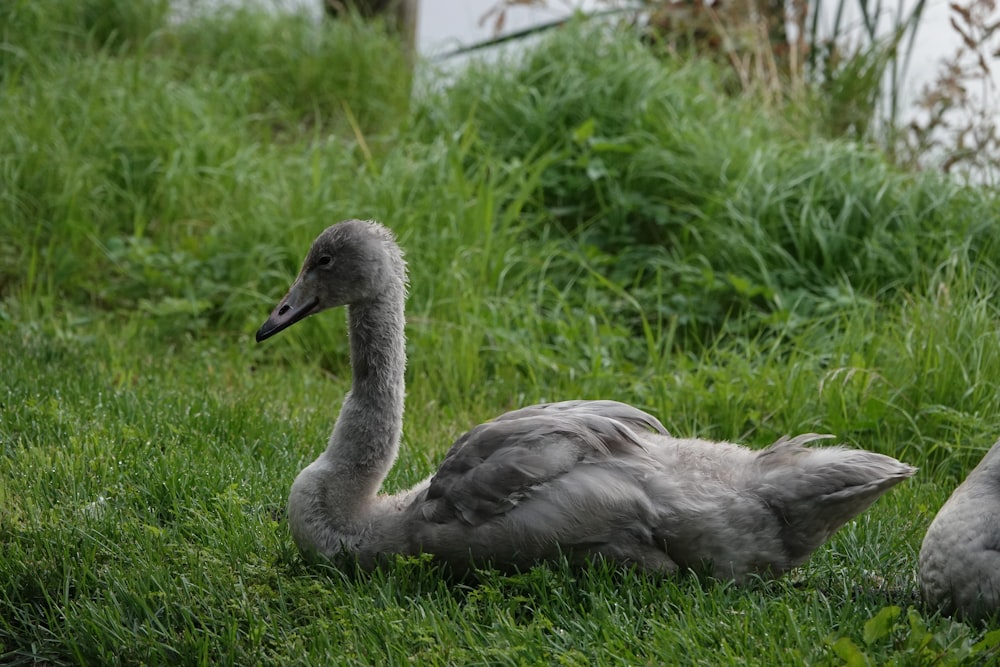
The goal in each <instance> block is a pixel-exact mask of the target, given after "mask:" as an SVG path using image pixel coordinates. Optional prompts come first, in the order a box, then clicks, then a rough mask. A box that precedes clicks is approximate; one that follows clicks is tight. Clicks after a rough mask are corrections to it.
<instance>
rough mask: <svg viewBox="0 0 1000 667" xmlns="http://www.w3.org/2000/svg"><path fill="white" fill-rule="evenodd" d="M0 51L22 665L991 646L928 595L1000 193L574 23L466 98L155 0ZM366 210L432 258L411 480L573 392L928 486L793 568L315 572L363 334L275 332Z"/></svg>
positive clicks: (865, 658) (988, 353) (456, 90)
mask: <svg viewBox="0 0 1000 667" xmlns="http://www.w3.org/2000/svg"><path fill="white" fill-rule="evenodd" d="M0 41H2V44H0V340H2V341H3V344H2V345H0V377H2V378H3V386H2V387H0V664H10V665H29V664H46V665H62V664H93V665H114V664H122V665H125V664H192V665H193V664H212V665H227V664H233V665H245V664H262V665H265V664H275V665H294V664H309V665H311V664H338V665H340V664H343V665H350V664H387V665H388V664H409V663H417V664H425V665H438V664H441V665H443V664H497V665H501V664H510V665H522V664H567V665H590V664H640V663H642V664H678V665H725V664H733V665H737V664H739V665H744V664H746V665H753V664H760V665H798V664H813V665H842V664H846V665H852V666H853V665H868V664H895V665H938V664H940V665H950V664H959V663H961V662H963V661H964V662H968V663H970V664H989V663H990V662H991V661H995V660H997V655H998V651H1000V648H998V647H1000V631H998V630H994V629H992V627H996V626H972V625H967V624H964V623H961V622H958V621H955V620H952V619H949V618H945V617H941V616H939V615H938V614H937V613H936V612H935V611H934V610H932V609H926V608H925V607H924V606H923V604H922V602H921V600H920V597H919V590H918V587H917V582H916V575H915V567H916V554H917V552H918V550H919V547H920V542H921V539H922V537H923V533H924V531H925V529H926V527H927V525H928V524H929V522H930V520H931V519H932V517H933V516H934V514H935V512H936V511H937V509H938V508H939V507H940V505H941V504H942V503H943V502H944V500H945V499H946V498H947V497H948V495H949V494H950V492H951V491H952V489H953V488H954V487H955V485H956V484H957V483H958V482H959V481H960V480H961V479H962V478H963V477H964V475H965V474H966V473H967V472H968V471H969V470H970V469H971V468H972V467H973V466H974V465H975V464H976V463H977V462H978V460H979V458H980V457H981V456H982V454H983V453H984V452H985V451H986V450H987V449H988V448H989V447H990V446H991V445H992V444H993V443H994V441H996V439H997V438H998V437H1000V391H998V389H1000V387H998V383H1000V332H998V326H997V325H998V312H997V301H996V292H997V290H998V288H1000V273H998V271H1000V244H998V242H997V236H996V231H995V230H996V229H997V224H998V223H1000V201H998V199H997V197H996V195H995V193H994V192H991V191H988V190H986V189H983V188H976V187H971V186H966V185H963V184H962V183H960V182H957V181H955V180H953V179H948V178H946V177H943V176H941V175H938V174H935V173H930V172H913V171H907V170H904V169H902V168H899V167H896V166H894V165H893V164H892V163H890V162H889V161H888V160H887V159H886V158H885V157H884V156H883V155H881V154H880V153H879V152H878V151H877V150H875V149H872V148H869V147H867V146H866V145H864V144H863V143H860V142H857V141H849V140H845V139H842V138H838V137H836V136H831V133H829V132H825V131H824V127H822V124H821V123H820V122H819V121H818V120H817V119H821V118H823V117H824V109H823V108H822V105H823V98H822V96H821V95H819V96H816V97H812V98H809V99H806V100H800V101H798V102H795V103H789V104H788V105H787V106H783V107H779V108H775V107H769V108H762V106H761V105H760V104H759V103H758V101H757V100H755V99H753V97H752V96H750V95H734V94H732V85H731V83H732V82H731V81H730V80H729V76H730V75H729V74H728V73H727V72H725V71H724V70H721V69H720V68H718V67H717V66H716V65H713V64H712V63H709V62H705V61H703V60H701V59H697V58H670V57H658V56H657V55H655V54H654V53H652V52H651V51H650V49H648V48H647V47H645V46H643V45H642V44H639V43H638V42H637V41H636V40H635V39H634V37H632V36H630V35H629V34H628V33H627V32H614V31H607V30H595V29H593V28H592V27H588V26H587V25H571V26H568V27H566V28H564V29H561V30H559V31H557V32H556V33H555V34H553V35H552V36H550V37H548V38H546V39H544V40H543V41H542V42H541V43H539V44H538V45H537V46H535V47H533V48H532V49H531V50H529V51H527V52H525V53H524V54H522V56H521V57H520V58H518V59H509V60H501V61H499V62H494V63H489V64H479V65H472V66H470V67H469V68H468V69H466V70H464V71H463V72H461V73H460V74H458V75H457V76H456V77H455V80H454V81H453V82H452V83H451V85H448V86H443V85H434V84H430V85H429V84H428V83H427V82H421V81H418V82H416V83H414V82H413V81H412V80H411V75H410V73H409V70H408V68H407V66H406V56H405V54H403V53H400V51H399V49H398V48H396V47H395V46H394V44H393V42H392V40H391V39H389V38H387V37H386V36H385V35H384V33H383V32H381V31H380V30H379V29H378V27H371V26H365V25H360V24H354V23H350V22H345V23H337V24H332V23H329V24H321V25H318V24H315V23H313V22H311V21H309V20H307V19H304V18H302V17H297V16H287V15H282V16H274V15H268V14H263V13H255V12H250V11H236V12H226V13H220V14H215V15H212V16H204V17H199V18H194V19H192V20H189V21H186V22H174V21H171V20H169V19H168V7H167V3H166V2H165V1H163V0H156V1H151V2H146V3H133V2H124V1H122V0H84V1H83V2H79V1H76V2H69V1H68V0H52V1H51V2H46V3H38V2H33V1H31V0H9V1H8V2H4V3H3V4H2V5H0ZM428 76H430V75H428ZM411 89H415V90H417V91H418V94H415V95H413V96H412V97H411V95H410V91H411ZM346 218H365V219H369V218H370V219H378V220H381V221H383V222H384V223H386V224H387V225H389V226H390V227H391V228H392V229H394V230H395V231H396V233H397V235H398V237H399V239H400V243H401V245H402V246H403V247H404V248H405V250H406V253H407V259H408V262H409V266H410V280H411V286H410V296H409V301H408V324H407V337H408V342H407V346H408V355H409V360H410V362H409V367H408V371H407V380H408V391H407V415H406V423H405V427H404V442H403V450H402V453H401V456H400V459H399V461H398V463H397V466H396V467H395V469H394V470H393V471H392V473H391V475H390V477H389V479H388V480H387V482H386V486H387V489H389V490H396V489H399V488H402V487H406V486H409V485H411V484H413V483H414V482H416V481H418V480H420V479H422V478H423V477H425V476H426V475H427V474H429V473H430V472H431V471H432V470H433V469H434V467H435V464H436V462H437V461H439V460H440V459H441V457H442V456H443V455H444V453H445V451H447V449H448V447H449V445H450V443H451V442H453V441H454V440H455V438H456V437H458V436H459V435H460V434H461V433H463V432H464V431H465V430H466V429H468V428H469V427H471V426H472V425H474V424H476V423H479V422H481V421H484V420H487V419H490V418H492V417H494V416H496V415H497V414H499V413H501V412H503V411H505V410H508V409H512V408H516V407H519V406H522V405H527V404H530V403H535V402H540V401H547V400H561V399H569V398H613V399H617V400H620V401H625V402H629V403H632V404H635V405H637V406H639V407H641V408H643V409H645V410H648V411H650V412H651V413H653V414H655V415H657V416H658V417H659V418H660V419H661V420H662V421H663V423H664V425H665V426H666V427H667V428H668V430H670V432H672V433H675V434H678V435H685V436H699V437H708V438H716V439H729V440H735V441H740V442H745V443H747V444H748V445H750V446H753V447H762V446H765V445H767V444H769V443H770V442H772V441H773V440H775V439H776V438H777V437H779V436H781V435H783V434H786V433H797V432H804V431H814V432H823V433H831V434H834V435H836V437H837V438H838V439H839V440H840V441H842V442H845V443H847V444H850V445H852V446H857V447H863V448H866V449H871V450H874V451H879V452H883V453H886V454H890V455H892V456H895V457H897V458H900V459H902V460H905V461H907V462H909V463H911V464H914V465H916V466H919V467H920V472H919V473H918V475H917V477H916V478H914V479H913V480H910V481H909V482H907V483H905V484H903V485H901V486H899V487H897V488H895V489H893V490H892V491H891V492H889V493H888V494H887V495H886V496H885V497H884V498H882V499H881V500H880V501H879V502H878V503H876V505H875V506H873V507H872V509H871V510H869V511H868V512H866V513H865V514H864V515H862V516H861V517H860V518H858V519H857V520H856V521H854V522H852V523H850V524H849V525H848V526H846V527H845V528H843V529H842V530H841V531H840V532H838V533H837V534H836V535H835V536H834V538H833V539H832V540H831V541H830V543H829V544H827V545H826V546H824V547H822V548H821V549H819V550H818V551H817V553H816V554H815V555H814V556H813V557H812V559H811V560H810V561H809V562H808V563H806V564H805V565H804V566H802V567H800V568H798V569H796V570H795V571H794V572H792V573H791V574H789V575H788V576H786V577H784V578H782V579H780V580H778V581H752V582H750V583H749V584H746V585H743V586H739V587H737V586H734V585H732V584H729V583H726V582H721V581H715V580H712V579H707V578H701V577H697V576H694V575H691V574H688V575H683V576H678V577H676V578H670V579H651V578H647V577H643V576H641V575H638V574H636V573H634V572H627V571H616V570H614V569H609V568H607V567H605V566H601V565H595V567H594V568H593V569H590V570H587V571H583V572H580V571H574V570H572V569H570V568H568V567H566V566H560V565H546V566H538V567H536V568H533V569H531V570H530V571H527V572H523V573H521V574H518V575H513V576H503V575H500V574H498V573H496V572H491V571H483V572H480V574H479V577H478V578H477V579H475V580H467V581H452V580H449V579H448V578H447V577H444V576H442V572H441V571H440V570H439V569H438V568H437V567H436V566H435V565H434V564H433V563H432V562H429V561H428V560H426V559H422V558H411V559H402V558H401V559H398V560H397V561H396V562H394V563H393V564H392V565H391V566H387V567H385V568H383V569H381V570H379V571H377V572H375V573H372V574H366V573H359V572H354V571H343V570H340V569H337V568H334V567H332V566H309V565H307V564H306V563H305V562H303V561H302V559H301V558H300V556H299V555H298V553H297V551H296V549H295V547H294V545H293V544H292V541H291V538H290V536H289V534H288V530H287V526H286V525H285V519H284V503H285V499H286V497H287V493H288V488H289V486H290V484H291V482H292V480H293V479H294V477H295V474H296V473H297V472H298V470H300V469H301V468H302V467H303V466H304V465H305V464H306V463H307V462H309V461H311V460H312V459H313V458H314V457H315V456H316V455H317V454H318V453H319V451H320V450H321V448H322V447H323V444H324V442H325V440H326V438H327V436H328V434H329V431H330V428H331V426H332V424H333V420H334V418H335V416H336V413H337V410H338V407H339V404H340V401H341V400H342V397H343V395H344V393H345V391H346V390H347V389H348V388H349V386H348V385H349V365H348V349H347V341H346V328H345V323H344V318H343V315H342V314H336V313H328V314H325V315H322V316H319V317H316V318H311V319H309V320H308V321H306V322H304V323H302V324H300V325H298V326H296V327H295V328H293V329H291V330H289V331H288V332H286V333H283V334H282V335H281V336H279V337H277V338H276V339H275V340H273V341H267V342H266V343H264V344H262V345H256V344H255V343H254V341H253V332H254V331H255V329H256V328H257V326H259V325H260V324H261V323H262V322H263V321H264V319H265V318H266V317H267V314H268V313H269V312H270V310H271V308H272V307H273V306H274V304H275V303H276V302H277V300H278V299H279V298H280V297H281V295H282V294H283V293H284V290H285V289H286V288H287V286H288V284H289V282H290V281H291V279H292V278H293V277H294V275H295V273H296V271H297V270H298V267H299V263H300V262H301V259H302V257H303V255H304V253H305V251H306V249H307V248H308V245H309V243H310V242H311V241H312V239H313V238H314V237H315V236H316V235H317V234H318V233H319V232H320V231H321V230H322V229H323V228H325V227H326V226H327V225H329V224H332V223H334V222H336V221H339V220H342V219H346Z"/></svg>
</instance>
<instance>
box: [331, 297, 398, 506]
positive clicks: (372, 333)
mask: <svg viewBox="0 0 1000 667" xmlns="http://www.w3.org/2000/svg"><path fill="white" fill-rule="evenodd" d="M403 307H404V292H403V289H402V288H401V287H400V288H398V289H388V290H386V291H385V292H383V293H382V294H381V295H380V297H379V298H378V299H376V300H373V301H371V302H368V303H364V304H356V305H353V306H350V307H349V310H348V326H349V336H350V342H351V369H352V375H353V381H352V385H351V391H350V392H349V393H348V394H347V397H346V398H345V399H344V404H343V407H341V410H340V416H339V417H338V418H337V423H336V425H335V426H334V428H333V434H332V435H331V436H330V441H329V444H328V445H327V448H326V451H325V452H324V453H323V455H322V456H321V459H325V462H326V463H327V464H329V465H330V466H331V467H332V470H333V471H335V474H336V476H337V478H338V481H337V485H336V486H338V487H339V488H337V489H336V490H334V489H330V490H331V491H332V492H333V493H334V494H335V495H336V496H337V499H336V500H337V502H338V504H339V505H340V507H341V508H342V511H344V513H345V515H348V516H353V517H355V518H361V517H362V516H364V515H365V514H366V513H367V510H368V509H370V507H371V502H372V500H373V499H374V497H375V494H376V493H377V492H378V489H379V487H380V486H381V484H382V481H383V480H384V479H385V476H386V475H387V474H388V472H389V470H390V469H391V468H392V465H393V463H395V460H396V455H397V454H398V452H399V439H400V436H401V434H402V430H403V397H404V391H405V390H404V373H405V370H406V341H405V333H404V324H405V316H404V314H403ZM331 500H332V499H331Z"/></svg>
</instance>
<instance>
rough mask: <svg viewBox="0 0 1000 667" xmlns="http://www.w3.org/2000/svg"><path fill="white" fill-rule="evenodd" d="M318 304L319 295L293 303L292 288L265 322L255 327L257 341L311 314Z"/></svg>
mask: <svg viewBox="0 0 1000 667" xmlns="http://www.w3.org/2000/svg"><path fill="white" fill-rule="evenodd" d="M318 305H319V297H317V296H314V297H313V298H311V299H309V300H308V301H305V302H304V303H298V304H297V303H295V296H294V290H292V291H291V292H289V293H288V296H286V297H285V298H284V299H282V300H281V303H279V304H278V306H277V308H275V309H274V311H272V312H271V316H270V317H268V318H267V322H264V324H262V325H261V327H260V329H257V342H258V343H259V342H261V341H262V340H266V339H268V338H270V337H271V336H273V335H274V334H276V333H278V332H279V331H283V330H285V329H287V328H288V327H290V326H292V325H293V324H295V323H296V322H298V321H299V320H302V319H305V318H306V317H308V316H309V315H312V314H313V313H314V312H316V306H318Z"/></svg>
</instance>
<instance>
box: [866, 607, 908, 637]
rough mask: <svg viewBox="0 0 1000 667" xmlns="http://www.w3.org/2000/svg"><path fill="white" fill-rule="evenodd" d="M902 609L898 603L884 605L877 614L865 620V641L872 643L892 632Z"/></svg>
mask: <svg viewBox="0 0 1000 667" xmlns="http://www.w3.org/2000/svg"><path fill="white" fill-rule="evenodd" d="M902 611H903V610H902V609H900V608H899V607H897V606H896V605H892V606H890V607H883V608H882V609H880V610H879V612H878V613H877V614H875V615H874V616H873V617H871V618H870V619H868V620H867V621H865V629H864V633H863V634H862V638H863V639H864V640H865V643H866V644H871V643H872V642H875V641H878V640H879V639H882V638H883V637H886V636H887V635H888V634H889V633H891V632H892V631H893V629H894V628H895V627H896V619H897V618H899V615H900V614H901V613H902Z"/></svg>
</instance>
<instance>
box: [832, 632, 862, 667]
mask: <svg viewBox="0 0 1000 667" xmlns="http://www.w3.org/2000/svg"><path fill="white" fill-rule="evenodd" d="M831 648H832V649H833V652H834V653H836V654H837V657H838V658H840V659H841V660H843V661H844V664H846V665H847V667H868V664H869V662H868V657H867V656H866V655H865V654H864V653H863V652H862V651H861V649H859V648H858V645H857V644H855V643H854V642H852V641H851V640H850V638H848V637H841V638H840V639H838V640H837V641H835V642H834V643H833V644H832V645H831Z"/></svg>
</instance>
